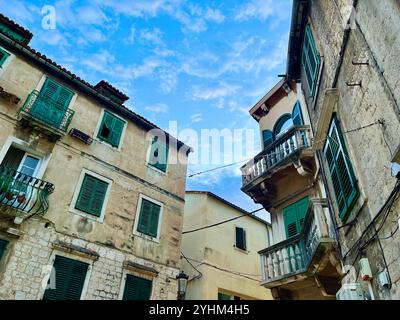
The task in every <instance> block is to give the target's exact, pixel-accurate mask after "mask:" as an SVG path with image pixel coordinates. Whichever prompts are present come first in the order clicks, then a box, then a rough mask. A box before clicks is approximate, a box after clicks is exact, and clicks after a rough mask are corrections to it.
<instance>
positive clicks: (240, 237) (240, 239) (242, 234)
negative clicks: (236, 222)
mask: <svg viewBox="0 0 400 320" xmlns="http://www.w3.org/2000/svg"><path fill="white" fill-rule="evenodd" d="M236 248H239V249H242V250H246V231H245V230H244V229H243V228H240V227H236Z"/></svg>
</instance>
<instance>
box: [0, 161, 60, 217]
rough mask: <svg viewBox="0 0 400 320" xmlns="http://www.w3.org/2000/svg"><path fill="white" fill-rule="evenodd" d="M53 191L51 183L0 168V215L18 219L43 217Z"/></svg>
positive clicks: (3, 167)
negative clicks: (48, 198)
mask: <svg viewBox="0 0 400 320" xmlns="http://www.w3.org/2000/svg"><path fill="white" fill-rule="evenodd" d="M53 191H54V185H53V184H52V183H49V182H46V181H43V180H40V179H37V178H35V177H31V176H28V175H26V174H23V173H21V172H19V171H16V170H14V169H10V168H7V167H5V166H0V214H6V215H9V216H12V217H18V218H20V219H25V218H28V217H31V216H36V215H43V214H44V213H46V211H47V210H48V208H49V203H48V201H47V197H48V196H49V195H50V194H51V193H52V192H53Z"/></svg>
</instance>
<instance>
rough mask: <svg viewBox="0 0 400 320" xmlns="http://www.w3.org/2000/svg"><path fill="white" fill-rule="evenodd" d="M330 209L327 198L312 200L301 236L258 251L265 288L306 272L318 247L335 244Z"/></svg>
mask: <svg viewBox="0 0 400 320" xmlns="http://www.w3.org/2000/svg"><path fill="white" fill-rule="evenodd" d="M327 210H328V208H327V202H326V200H325V199H312V200H311V201H310V205H309V207H308V210H307V214H306V217H305V219H304V223H303V228H302V232H301V233H300V234H298V235H297V236H294V237H292V238H290V239H287V240H284V241H282V242H279V243H277V244H275V245H273V246H270V247H268V248H266V249H264V250H261V251H259V252H258V253H259V254H260V257H261V269H262V276H263V279H262V282H263V284H264V285H266V284H268V283H272V282H276V281H284V280H285V279H287V278H289V277H292V276H295V275H298V274H301V273H304V272H306V271H307V270H308V268H309V266H310V263H311V261H312V260H313V258H314V255H315V252H316V250H317V248H318V246H319V244H321V243H323V242H329V243H332V242H334V241H335V240H334V230H333V229H332V226H331V224H329V223H328V220H327V219H328V218H327V216H328V212H327Z"/></svg>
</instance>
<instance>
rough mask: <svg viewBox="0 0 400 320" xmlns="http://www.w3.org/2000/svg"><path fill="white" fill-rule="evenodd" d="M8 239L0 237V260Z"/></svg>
mask: <svg viewBox="0 0 400 320" xmlns="http://www.w3.org/2000/svg"><path fill="white" fill-rule="evenodd" d="M7 244H8V241H6V240H2V239H0V261H1V259H2V258H3V255H4V252H5V251H6V247H7Z"/></svg>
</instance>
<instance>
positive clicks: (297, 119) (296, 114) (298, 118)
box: [292, 101, 304, 126]
mask: <svg viewBox="0 0 400 320" xmlns="http://www.w3.org/2000/svg"><path fill="white" fill-rule="evenodd" d="M292 119H293V124H294V125H295V126H302V125H303V124H304V121H303V115H302V113H301V107H300V102H299V101H297V102H296V104H295V105H294V108H293V112H292Z"/></svg>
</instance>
